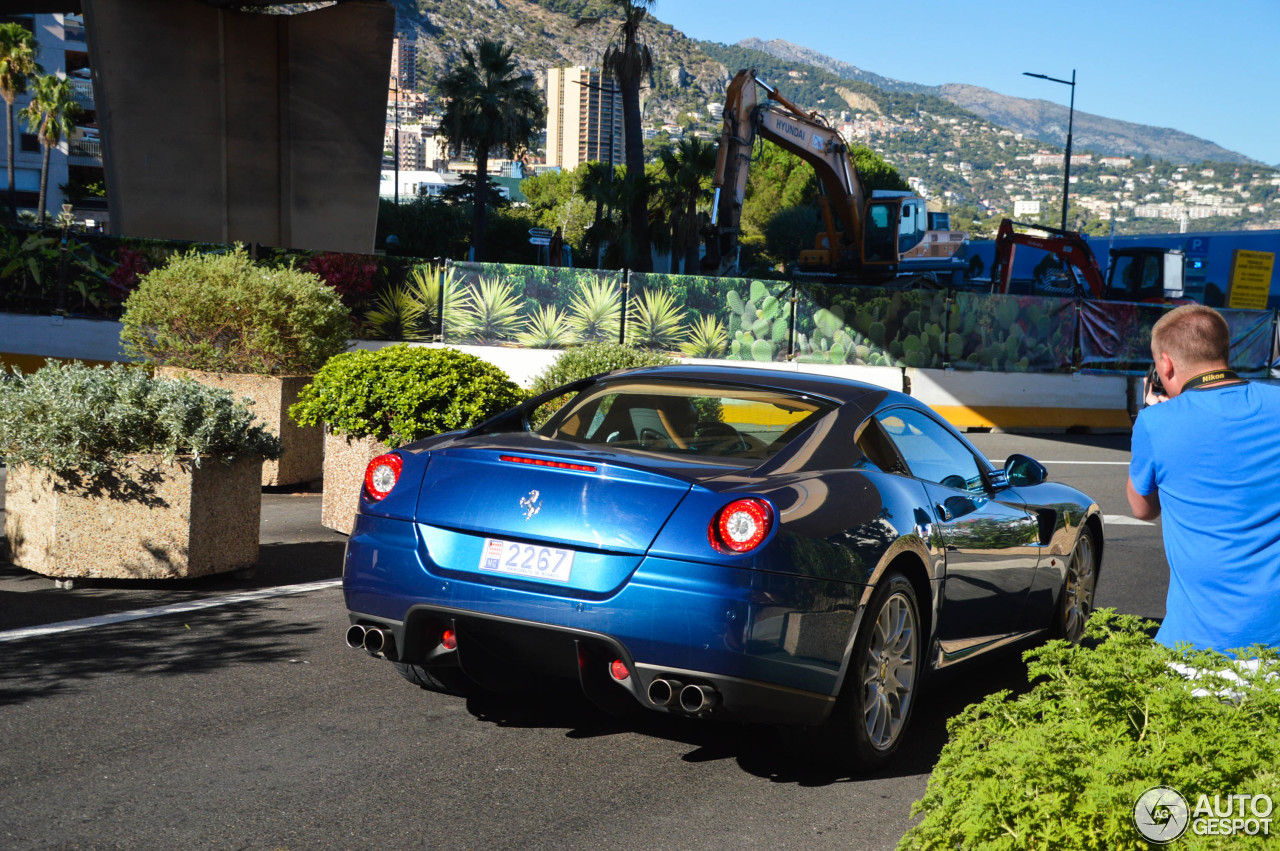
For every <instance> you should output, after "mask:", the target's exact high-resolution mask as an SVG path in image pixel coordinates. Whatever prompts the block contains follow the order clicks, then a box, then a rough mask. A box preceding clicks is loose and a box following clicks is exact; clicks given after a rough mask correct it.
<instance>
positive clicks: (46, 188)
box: [36, 138, 52, 227]
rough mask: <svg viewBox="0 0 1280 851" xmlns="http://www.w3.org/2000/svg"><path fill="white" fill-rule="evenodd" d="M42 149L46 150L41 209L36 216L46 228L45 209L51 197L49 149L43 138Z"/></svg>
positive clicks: (43, 165) (41, 186)
mask: <svg viewBox="0 0 1280 851" xmlns="http://www.w3.org/2000/svg"><path fill="white" fill-rule="evenodd" d="M40 145H41V147H43V148H44V156H43V158H42V159H41V161H40V209H39V211H38V212H37V214H36V221H37V222H38V223H39V225H40V227H44V208H45V204H46V202H47V201H48V197H49V148H50V147H52V146H51V145H49V144H46V143H45V141H44V140H43V138H42V139H41V141H40Z"/></svg>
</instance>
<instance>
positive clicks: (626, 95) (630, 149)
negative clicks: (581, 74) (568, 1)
mask: <svg viewBox="0 0 1280 851" xmlns="http://www.w3.org/2000/svg"><path fill="white" fill-rule="evenodd" d="M656 1H657V0H612V3H613V5H614V6H616V7H617V8H618V11H620V12H621V13H622V24H621V25H620V26H619V27H618V31H617V33H616V35H615V36H614V39H613V43H611V44H610V45H609V48H608V49H607V50H606V51H605V52H604V57H603V58H602V60H601V64H602V65H603V67H604V71H605V73H607V74H611V75H612V76H613V77H614V79H616V80H617V81H618V87H619V88H620V89H621V90H622V132H623V136H624V139H625V143H626V161H627V182H628V183H629V184H630V187H629V189H630V191H629V192H628V195H629V197H630V199H631V203H630V206H629V208H628V213H627V220H628V230H629V231H630V234H631V239H630V240H629V242H630V249H631V250H630V251H629V252H628V261H627V265H628V266H630V267H631V268H632V269H635V270H636V271H637V272H651V271H653V257H652V255H651V254H650V251H649V247H650V238H649V216H648V209H649V192H648V186H647V185H646V182H645V174H644V132H643V130H641V128H640V86H641V84H642V83H643V82H644V81H645V80H646V79H647V78H648V77H649V75H650V74H651V73H652V72H653V54H652V53H651V52H650V51H649V45H647V44H645V43H644V42H643V41H641V40H640V24H641V23H642V22H643V21H644V19H645V16H646V15H647V14H648V13H649V9H650V8H652V7H653V4H654V3H655V2H656ZM599 20H600V18H582V19H580V20H579V21H578V24H579V25H581V24H590V23H596V22H598V21H599ZM619 41H620V42H621V43H619Z"/></svg>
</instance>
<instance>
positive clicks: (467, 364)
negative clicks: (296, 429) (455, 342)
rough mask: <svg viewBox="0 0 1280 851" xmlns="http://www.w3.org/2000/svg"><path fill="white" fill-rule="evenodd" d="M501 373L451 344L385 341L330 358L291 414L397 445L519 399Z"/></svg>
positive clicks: (465, 423)
mask: <svg viewBox="0 0 1280 851" xmlns="http://www.w3.org/2000/svg"><path fill="white" fill-rule="evenodd" d="M523 398H524V394H523V393H521V391H520V388H519V387H517V386H516V385H515V384H513V383H512V382H511V380H510V379H509V378H508V377H507V375H506V373H504V372H503V371H502V370H500V369H498V368H497V367H496V366H493V365H492V364H490V363H487V362H485V361H482V360H481V359H480V358H477V357H475V356H474V355H468V354H464V353H462V352H459V351H456V350H454V349H429V348H424V347H421V346H407V345H398V346H388V347H387V348H384V349H380V350H378V351H355V352H347V353H344V354H340V355H336V356H334V357H333V358H330V359H329V362H328V363H326V364H325V365H324V366H323V367H322V368H321V369H320V370H319V371H318V372H317V373H316V375H315V378H314V379H313V380H312V381H311V383H310V384H308V385H307V386H306V387H304V388H303V389H302V392H301V393H299V394H298V402H297V403H296V404H294V405H293V406H292V407H291V408H289V416H290V417H292V418H293V420H294V421H295V422H297V423H298V424H300V425H304V426H314V425H321V424H327V425H328V426H329V429H330V430H331V431H332V432H333V433H334V434H340V435H345V436H347V437H355V438H361V437H373V438H375V439H377V440H379V441H381V442H383V443H386V444H388V445H390V446H400V445H401V444H405V443H409V442H411V441H414V440H419V439H421V438H424V437H430V436H431V435H433V434H439V433H441V432H445V431H452V430H454V429H460V428H470V427H471V426H475V425H479V424H480V423H481V422H483V421H484V420H486V419H488V418H489V417H491V416H493V415H494V414H497V413H499V412H500V411H504V410H506V409H507V408H510V407H513V406H515V405H517V404H519V403H520V402H521V401H522V400H523Z"/></svg>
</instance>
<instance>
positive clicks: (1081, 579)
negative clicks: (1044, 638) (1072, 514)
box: [1053, 525, 1098, 644]
mask: <svg viewBox="0 0 1280 851" xmlns="http://www.w3.org/2000/svg"><path fill="white" fill-rule="evenodd" d="M1097 586H1098V546H1097V541H1096V540H1095V536H1094V532H1093V529H1091V528H1090V527H1089V526H1087V525H1086V526H1084V527H1082V528H1081V529H1080V536H1079V537H1077V538H1076V545H1075V547H1074V548H1072V550H1071V560H1070V561H1069V562H1068V563H1067V575H1066V578H1064V579H1063V581H1062V593H1060V594H1059V595H1058V610H1057V612H1056V613H1055V614H1054V619H1053V637H1054V638H1062V639H1066V640H1067V641H1070V642H1071V643H1073V644H1079V643H1080V639H1081V638H1082V637H1083V636H1084V625H1085V623H1086V622H1087V621H1088V620H1089V615H1090V614H1092V613H1093V595H1094V591H1095V590H1096V589H1097Z"/></svg>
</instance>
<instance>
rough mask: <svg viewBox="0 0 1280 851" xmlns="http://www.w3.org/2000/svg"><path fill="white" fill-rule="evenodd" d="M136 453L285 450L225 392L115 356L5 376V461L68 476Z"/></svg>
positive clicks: (85, 474)
mask: <svg viewBox="0 0 1280 851" xmlns="http://www.w3.org/2000/svg"><path fill="white" fill-rule="evenodd" d="M132 454H147V455H160V456H162V457H163V458H164V460H165V461H166V462H169V463H172V462H173V461H174V459H175V458H177V457H179V456H190V457H191V458H192V459H193V463H195V464H196V465H197V466H198V465H199V463H200V461H201V459H203V458H216V459H218V460H220V461H226V462H229V461H231V460H233V459H235V458H239V457H245V456H254V455H258V456H262V457H263V458H269V459H275V458H279V457H280V441H279V440H278V439H277V438H276V437H275V436H274V435H272V434H271V433H269V432H267V431H265V430H264V427H263V426H262V424H260V423H258V422H256V421H255V420H254V416H253V414H252V413H251V412H250V411H249V409H248V408H247V407H246V406H244V405H242V404H240V403H239V402H236V401H235V400H234V399H233V398H232V396H231V394H230V393H229V392H228V391H226V390H218V389H214V388H211V387H206V386H204V385H201V384H197V383H195V382H194V381H186V380H183V381H172V380H167V379H160V378H152V377H151V376H149V375H148V374H147V372H146V371H145V370H142V369H139V368H137V367H127V366H123V365H121V364H113V365H112V366H110V367H101V366H98V367H87V366H85V365H84V364H81V363H70V364H54V365H50V366H46V367H44V368H43V369H41V370H39V371H38V372H34V373H31V374H30V375H23V374H21V373H15V374H14V375H12V376H10V377H9V380H3V381H0V460H3V461H4V463H5V464H8V465H10V466H13V465H19V464H22V465H29V466H32V467H36V468H38V469H41V470H47V471H49V472H51V473H53V474H55V475H57V476H59V477H60V478H62V479H63V480H64V481H79V482H86V481H87V482H88V483H90V484H92V483H94V482H101V481H102V480H105V479H108V478H110V477H119V476H120V475H121V474H122V471H123V470H124V468H125V466H126V464H125V456H127V455H132Z"/></svg>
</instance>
